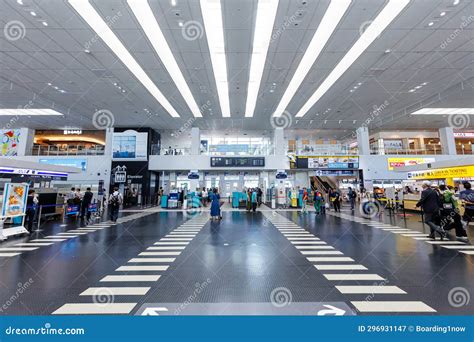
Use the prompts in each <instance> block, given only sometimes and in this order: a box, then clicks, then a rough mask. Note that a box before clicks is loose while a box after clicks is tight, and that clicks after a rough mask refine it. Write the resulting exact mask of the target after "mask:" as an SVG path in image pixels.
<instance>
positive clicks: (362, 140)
mask: <svg viewBox="0 0 474 342" xmlns="http://www.w3.org/2000/svg"><path fill="white" fill-rule="evenodd" d="M356 133H357V146H358V147H359V154H361V155H369V154H370V144H369V129H368V128H367V127H365V126H362V127H359V128H357V130H356Z"/></svg>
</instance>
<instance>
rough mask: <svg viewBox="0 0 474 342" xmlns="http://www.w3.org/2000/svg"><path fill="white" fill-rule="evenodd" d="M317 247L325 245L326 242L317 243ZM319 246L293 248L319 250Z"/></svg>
mask: <svg viewBox="0 0 474 342" xmlns="http://www.w3.org/2000/svg"><path fill="white" fill-rule="evenodd" d="M318 245H326V242H324V241H318ZM320 247H321V246H295V248H297V249H305V250H308V249H319V248H320Z"/></svg>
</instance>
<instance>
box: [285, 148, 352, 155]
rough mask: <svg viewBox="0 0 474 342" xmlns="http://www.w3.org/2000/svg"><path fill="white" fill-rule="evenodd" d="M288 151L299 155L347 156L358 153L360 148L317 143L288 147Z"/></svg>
mask: <svg viewBox="0 0 474 342" xmlns="http://www.w3.org/2000/svg"><path fill="white" fill-rule="evenodd" d="M287 151H288V153H294V154H296V155H299V156H346V155H357V154H358V153H359V150H358V149H356V148H351V147H349V146H345V145H342V146H341V145H317V146H310V145H307V146H303V147H296V148H294V147H293V148H292V147H288V148H287Z"/></svg>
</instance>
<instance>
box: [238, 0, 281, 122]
mask: <svg viewBox="0 0 474 342" xmlns="http://www.w3.org/2000/svg"><path fill="white" fill-rule="evenodd" d="M278 2H279V0H259V1H258V7H257V19H256V21H255V32H254V36H253V48H252V55H251V62H250V73H249V84H248V87H247V104H246V106H245V117H247V118H250V117H252V116H253V114H254V111H255V106H256V104H257V97H258V90H259V89H260V83H261V81H262V76H263V69H264V67H265V61H266V59H267V53H268V47H269V46H270V42H271V38H272V31H273V24H274V23H275V17H276V13H277V9H278ZM272 90H273V89H272ZM271 92H273V91H271Z"/></svg>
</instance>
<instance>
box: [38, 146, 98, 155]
mask: <svg viewBox="0 0 474 342" xmlns="http://www.w3.org/2000/svg"><path fill="white" fill-rule="evenodd" d="M104 152H105V146H100V145H97V146H94V147H84V146H80V145H67V146H64V147H59V146H54V145H48V146H43V145H34V146H33V148H32V149H31V155H32V156H100V155H104Z"/></svg>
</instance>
